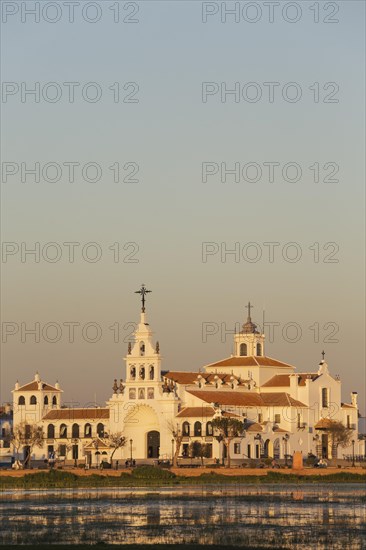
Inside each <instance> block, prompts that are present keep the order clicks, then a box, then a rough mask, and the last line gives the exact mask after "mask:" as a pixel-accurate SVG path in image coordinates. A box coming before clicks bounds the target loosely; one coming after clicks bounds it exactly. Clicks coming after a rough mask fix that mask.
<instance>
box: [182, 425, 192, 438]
mask: <svg viewBox="0 0 366 550" xmlns="http://www.w3.org/2000/svg"><path fill="white" fill-rule="evenodd" d="M189 432H190V427H189V422H183V435H184V436H189Z"/></svg>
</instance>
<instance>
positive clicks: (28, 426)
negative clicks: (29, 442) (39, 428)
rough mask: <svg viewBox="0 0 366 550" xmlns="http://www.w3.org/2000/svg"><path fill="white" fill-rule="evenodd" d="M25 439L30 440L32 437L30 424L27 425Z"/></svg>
mask: <svg viewBox="0 0 366 550" xmlns="http://www.w3.org/2000/svg"><path fill="white" fill-rule="evenodd" d="M24 435H25V439H29V438H30V436H31V427H30V425H29V424H26V425H25V434H24Z"/></svg>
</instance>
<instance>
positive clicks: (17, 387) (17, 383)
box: [14, 380, 19, 390]
mask: <svg viewBox="0 0 366 550" xmlns="http://www.w3.org/2000/svg"><path fill="white" fill-rule="evenodd" d="M14 389H15V390H19V382H18V380H17V381H16V382H15V387H14Z"/></svg>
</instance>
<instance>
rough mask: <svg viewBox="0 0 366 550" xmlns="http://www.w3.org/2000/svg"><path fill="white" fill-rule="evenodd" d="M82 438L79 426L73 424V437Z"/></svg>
mask: <svg viewBox="0 0 366 550" xmlns="http://www.w3.org/2000/svg"><path fill="white" fill-rule="evenodd" d="M79 436H80V430H79V424H73V425H72V429H71V437H73V438H75V439H77V438H78V437H79Z"/></svg>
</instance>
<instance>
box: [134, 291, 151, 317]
mask: <svg viewBox="0 0 366 550" xmlns="http://www.w3.org/2000/svg"><path fill="white" fill-rule="evenodd" d="M149 292H151V290H147V289H146V287H145V285H144V284H142V285H141V288H140V290H136V291H135V294H141V303H142V307H141V311H142V313H145V296H146V294H148V293H149Z"/></svg>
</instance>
